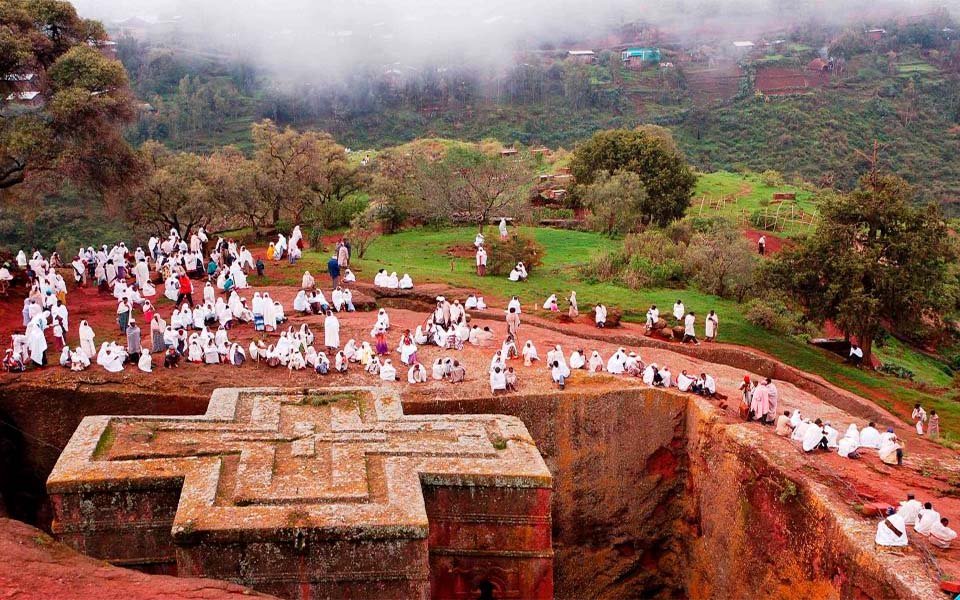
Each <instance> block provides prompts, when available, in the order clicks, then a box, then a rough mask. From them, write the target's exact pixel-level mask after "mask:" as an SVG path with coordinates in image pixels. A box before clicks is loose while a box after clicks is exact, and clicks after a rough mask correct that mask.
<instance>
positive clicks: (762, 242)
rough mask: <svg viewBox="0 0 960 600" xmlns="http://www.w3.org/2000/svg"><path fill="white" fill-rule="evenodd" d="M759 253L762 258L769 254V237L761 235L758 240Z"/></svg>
mask: <svg viewBox="0 0 960 600" xmlns="http://www.w3.org/2000/svg"><path fill="white" fill-rule="evenodd" d="M757 252H758V253H759V254H760V256H763V255H765V254H766V253H767V236H765V235H761V236H760V239H759V240H757Z"/></svg>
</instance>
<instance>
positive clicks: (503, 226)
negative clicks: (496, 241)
mask: <svg viewBox="0 0 960 600" xmlns="http://www.w3.org/2000/svg"><path fill="white" fill-rule="evenodd" d="M499 229H500V239H501V240H505V239H507V220H506V219H505V218H503V217H501V218H500V225H499Z"/></svg>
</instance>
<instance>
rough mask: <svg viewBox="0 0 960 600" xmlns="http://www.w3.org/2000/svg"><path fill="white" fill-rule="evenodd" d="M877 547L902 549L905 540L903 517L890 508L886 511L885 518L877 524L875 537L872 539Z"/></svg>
mask: <svg viewBox="0 0 960 600" xmlns="http://www.w3.org/2000/svg"><path fill="white" fill-rule="evenodd" d="M874 541H875V542H876V544H877V545H878V546H885V547H903V546H906V545H907V544H908V543H909V542H908V540H907V525H906V523H904V522H903V517H901V516H900V515H898V514H897V513H896V512H895V511H894V510H893V509H892V508H888V509H887V516H886V517H885V518H884V519H883V520H882V521H880V523H878V524H877V536H876V538H875V539H874Z"/></svg>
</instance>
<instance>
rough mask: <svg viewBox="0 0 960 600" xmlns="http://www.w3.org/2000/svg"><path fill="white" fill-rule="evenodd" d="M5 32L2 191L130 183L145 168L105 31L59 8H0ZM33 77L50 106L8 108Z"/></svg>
mask: <svg viewBox="0 0 960 600" xmlns="http://www.w3.org/2000/svg"><path fill="white" fill-rule="evenodd" d="M0 24H2V25H0V190H12V189H16V188H18V186H21V185H23V184H28V183H37V184H44V183H46V184H51V185H59V184H61V183H62V182H63V180H64V179H67V180H70V181H72V182H73V183H75V184H77V185H80V186H84V187H90V188H93V189H96V190H100V191H102V190H105V189H110V188H113V187H116V186H118V185H121V184H123V183H125V182H126V181H128V179H129V177H130V176H131V175H132V174H134V173H136V172H137V166H138V165H137V162H136V160H135V153H134V152H133V150H132V149H131V148H130V146H129V145H128V144H127V143H126V141H125V140H124V139H123V136H122V127H123V126H124V125H125V124H126V123H128V122H130V121H131V120H132V119H133V117H134V109H133V101H132V95H131V93H130V90H129V86H128V81H127V74H126V71H125V70H124V68H123V65H121V64H120V62H119V61H116V60H110V59H108V58H106V57H105V56H103V54H101V52H100V51H99V50H98V49H97V46H98V45H99V44H100V43H102V42H103V41H105V40H106V33H105V32H104V30H103V27H102V25H100V23H98V22H96V21H89V20H84V19H81V18H80V17H79V16H77V13H76V11H75V10H74V8H73V6H72V5H71V4H70V3H69V2H62V1H57V0H29V1H28V0H0ZM29 75H33V76H34V77H35V78H36V81H38V85H39V91H40V96H41V98H42V99H43V102H42V106H32V107H24V106H19V105H17V104H16V103H15V102H13V101H11V100H8V98H10V97H11V96H12V95H13V94H14V93H15V92H17V91H18V88H17V84H18V82H20V81H21V80H22V79H23V78H25V77H27V76H29ZM14 99H15V97H14Z"/></svg>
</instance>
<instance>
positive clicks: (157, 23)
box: [74, 0, 960, 74]
mask: <svg viewBox="0 0 960 600" xmlns="http://www.w3.org/2000/svg"><path fill="white" fill-rule="evenodd" d="M74 3H75V5H76V6H77V8H78V10H79V11H80V13H81V14H82V15H84V16H87V17H92V18H97V19H100V20H103V21H104V22H105V23H106V24H107V25H108V27H110V26H114V27H115V26H116V25H117V24H118V23H120V22H122V21H124V20H126V19H130V18H135V17H136V18H138V19H140V20H143V21H145V22H147V23H150V24H152V26H153V28H154V30H156V29H160V30H164V31H166V32H167V33H168V34H173V35H176V36H178V37H179V38H180V39H182V40H183V41H184V43H185V44H187V45H188V46H190V47H193V48H200V47H203V48H208V49H216V50H220V51H223V52H227V53H230V54H231V55H234V56H240V57H242V58H244V59H246V60H249V61H252V62H254V63H256V64H258V65H259V66H262V67H264V68H268V69H271V70H275V71H278V72H287V73H293V74H296V73H314V74H343V73H344V72H347V71H349V70H350V69H355V68H358V67H361V66H376V67H377V68H381V67H383V68H391V65H392V66H393V68H396V69H398V70H402V69H406V68H417V67H419V66H422V65H424V64H457V63H461V62H462V63H467V64H471V65H476V66H480V67H487V66H489V67H496V66H498V65H503V64H507V62H508V61H509V60H510V59H511V57H512V56H514V53H515V52H516V51H517V50H520V49H530V48H542V47H556V48H562V49H568V48H570V49H574V48H598V47H601V46H602V45H604V44H606V45H608V46H609V45H614V44H616V43H617V42H619V41H622V40H621V39H617V38H616V37H614V36H613V34H614V32H616V31H618V29H619V28H620V26H622V25H623V24H625V23H631V22H637V21H639V22H644V23H648V24H650V25H652V26H655V27H658V28H661V29H662V30H663V31H664V32H665V33H666V34H667V35H669V36H670V37H671V38H673V39H683V38H685V37H686V38H689V39H691V40H698V41H699V40H722V39H728V40H729V39H751V38H754V37H755V36H757V35H759V34H760V33H762V32H765V31H771V30H777V29H785V28H788V27H790V26H791V25H793V24H797V23H800V22H802V21H804V20H809V19H815V20H817V21H821V22H835V23H844V22H857V23H863V22H865V21H866V20H869V19H876V20H880V19H883V18H884V17H888V16H890V15H892V14H899V15H919V14H926V13H929V12H931V11H932V10H934V9H935V8H936V7H944V6H945V3H943V2H939V3H936V4H931V3H930V2H929V1H914V0H899V1H892V0H870V1H868V0H852V1H849V0H840V1H838V0H793V1H792V0H677V1H673V2H670V1H668V0H664V1H663V2H652V1H650V0H472V1H471V0H75V2H74ZM958 6H960V0H949V2H947V3H946V6H945V7H946V8H948V9H949V10H951V12H953V14H957V8H958Z"/></svg>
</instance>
